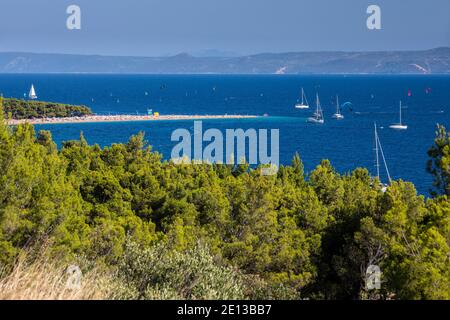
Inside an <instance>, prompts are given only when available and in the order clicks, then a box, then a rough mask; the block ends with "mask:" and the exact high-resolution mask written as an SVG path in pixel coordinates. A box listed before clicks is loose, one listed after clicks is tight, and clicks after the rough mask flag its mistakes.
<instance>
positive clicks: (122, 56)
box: [0, 46, 450, 58]
mask: <svg viewBox="0 0 450 320" xmlns="http://www.w3.org/2000/svg"><path fill="white" fill-rule="evenodd" d="M442 49H450V46H439V47H433V48H429V49H416V50H348V51H346V50H304V51H280V52H273V51H262V52H259V53H251V54H239V53H236V54H235V55H224V56H220V55H212V56H207V55H198V53H197V54H196V53H191V52H188V51H181V52H179V53H175V54H166V55H159V56H158V55H154V56H152V55H115V54H103V53H100V54H97V53H85V54H84V53H62V52H37V51H0V54H36V55H38V54H41V55H66V56H97V57H121V58H167V57H176V56H182V55H186V56H190V57H193V58H239V57H248V56H257V55H265V54H271V55H277V54H293V53H381V52H383V53H385V52H390V53H396V52H426V51H433V50H442Z"/></svg>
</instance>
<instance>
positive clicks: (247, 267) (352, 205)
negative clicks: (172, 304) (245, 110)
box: [0, 110, 450, 299]
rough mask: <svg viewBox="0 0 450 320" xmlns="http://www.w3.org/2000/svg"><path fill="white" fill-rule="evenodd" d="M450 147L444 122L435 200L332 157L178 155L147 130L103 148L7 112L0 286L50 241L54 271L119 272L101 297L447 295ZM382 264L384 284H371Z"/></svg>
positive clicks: (0, 176) (2, 135)
mask: <svg viewBox="0 0 450 320" xmlns="http://www.w3.org/2000/svg"><path fill="white" fill-rule="evenodd" d="M0 111H1V110H0ZM1 115H3V112H0V117H1ZM430 144H431V141H430ZM449 150H450V139H449V136H448V134H447V133H446V132H445V130H444V129H443V128H440V129H439V131H438V135H437V138H436V141H435V145H434V147H433V148H432V149H430V163H429V170H430V172H431V173H432V174H433V175H434V176H435V177H436V183H435V186H433V188H434V195H435V197H434V198H432V199H425V198H424V197H423V196H421V195H418V194H417V193H416V190H415V188H414V185H412V184H411V183H409V182H404V181H395V182H393V183H392V184H391V185H390V187H389V188H388V189H387V191H386V192H385V193H383V192H382V190H381V187H380V186H379V181H378V180H374V179H372V178H371V176H370V174H369V172H368V170H367V169H364V168H360V169H356V170H355V171H353V172H351V173H349V174H345V175H341V174H338V173H337V172H336V171H335V170H334V169H333V167H332V165H331V164H330V162H328V161H327V160H324V161H322V162H321V163H320V164H318V166H317V167H316V169H315V170H313V171H312V172H309V173H305V172H304V170H303V165H302V162H301V159H300V157H299V156H298V155H296V156H295V157H294V158H293V161H292V165H290V166H285V167H281V168H280V170H279V173H278V175H276V176H263V175H261V172H260V169H256V170H251V169H249V167H248V166H245V165H240V166H236V167H233V166H227V165H209V164H208V165H207V164H204V165H188V164H183V165H175V164H173V163H171V162H167V161H162V159H161V155H159V154H158V153H157V152H153V151H152V150H151V148H150V147H149V146H148V145H147V144H146V142H145V139H144V136H143V135H142V134H139V135H136V136H133V137H131V138H130V140H129V141H128V143H126V144H114V145H112V146H110V147H105V148H103V149H102V148H100V147H99V146H97V145H89V144H88V142H87V141H86V140H85V139H84V138H83V136H82V135H81V136H80V139H79V140H77V141H69V142H66V143H64V144H63V146H62V148H61V149H60V150H58V149H57V147H56V145H55V143H54V142H53V141H52V137H51V134H50V132H47V131H41V132H39V133H37V134H36V133H35V131H34V128H33V126H31V125H29V124H23V125H19V126H15V127H8V126H6V125H5V123H4V120H3V119H0V263H1V269H2V270H4V272H3V276H2V277H3V280H1V281H0V292H2V288H3V289H4V291H3V292H6V289H5V288H6V287H7V286H6V285H4V284H5V283H6V282H7V281H9V280H8V279H10V278H8V277H7V276H8V275H9V274H10V271H11V270H13V268H15V265H16V266H17V263H18V261H22V262H21V267H23V264H24V263H25V264H28V265H32V264H33V263H35V262H36V261H37V260H39V259H42V256H43V254H42V252H44V253H45V256H46V257H48V259H49V260H48V261H53V262H48V261H47V260H46V262H45V263H44V264H43V265H44V266H45V268H46V269H45V268H44V270H48V272H51V271H52V270H59V269H58V267H61V268H64V266H67V265H70V264H77V265H79V266H80V267H81V269H82V271H83V273H84V274H85V275H86V276H88V275H89V274H91V272H93V270H98V269H100V270H102V271H101V272H100V273H99V275H97V276H95V277H93V278H94V279H95V280H96V282H95V283H96V285H99V286H100V283H103V282H101V281H100V280H101V279H102V278H104V277H107V276H108V279H109V280H108V283H110V285H111V286H113V287H114V288H115V289H114V290H112V291H110V292H109V293H107V294H105V295H104V296H102V297H104V298H118V299H153V298H180V299H184V298H186V299H203V298H219V299H239V298H267V299H299V298H310V299H388V298H390V299H449V298H450V267H449V266H450V201H449V200H448V196H450V169H449V168H450V167H449V163H450V152H449ZM425 165H426V164H424V166H425ZM430 187H432V186H430ZM43 248H44V249H43ZM24 252H26V254H27V258H26V259H25V260H26V261H25V262H23V259H20V257H21V256H22V253H24ZM37 253H39V254H37ZM371 264H374V265H378V266H380V268H381V271H382V286H381V289H380V290H376V291H370V292H369V291H366V289H365V285H364V279H365V270H366V268H367V267H368V266H369V265H371ZM25 269H26V268H25ZM26 270H28V269H26ZM33 270H35V269H33ZM44 273H45V272H41V273H40V274H41V275H42V274H44ZM2 281H3V282H2ZM5 281H6V282H5ZM21 281H22V282H23V280H21ZM105 281H106V280H105ZM2 283H3V284H2ZM111 283H112V284H111ZM2 286H3V287H2ZM38 287H40V290H44V289H43V287H44V285H43V284H42V283H41V284H40V285H39V286H38ZM17 288H19V286H18V287H17ZM27 288H29V286H27ZM52 288H54V287H52ZM17 290H18V289H17ZM53 291H54V290H53ZM5 295H6V293H5ZM93 296H95V295H93ZM89 297H90V296H89ZM95 297H97V296H95ZM97 298H98V297H97Z"/></svg>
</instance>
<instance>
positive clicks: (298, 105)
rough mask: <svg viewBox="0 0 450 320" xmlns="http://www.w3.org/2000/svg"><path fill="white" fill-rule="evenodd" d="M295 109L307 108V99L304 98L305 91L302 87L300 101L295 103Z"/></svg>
mask: <svg viewBox="0 0 450 320" xmlns="http://www.w3.org/2000/svg"><path fill="white" fill-rule="evenodd" d="M295 108H296V109H309V103H308V99H307V98H306V95H305V91H304V90H303V88H302V102H301V103H297V104H296V105H295Z"/></svg>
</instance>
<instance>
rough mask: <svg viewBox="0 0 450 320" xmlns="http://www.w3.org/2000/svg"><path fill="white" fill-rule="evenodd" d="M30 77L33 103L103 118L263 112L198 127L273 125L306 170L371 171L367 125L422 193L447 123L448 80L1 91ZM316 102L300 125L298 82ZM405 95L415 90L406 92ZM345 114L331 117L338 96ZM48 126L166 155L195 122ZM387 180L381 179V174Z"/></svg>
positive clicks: (286, 153) (103, 79) (124, 82)
mask: <svg viewBox="0 0 450 320" xmlns="http://www.w3.org/2000/svg"><path fill="white" fill-rule="evenodd" d="M31 83H34V85H35V87H36V90H37V94H38V96H39V99H41V100H47V101H58V102H64V103H73V104H86V105H88V106H90V107H91V108H92V109H93V110H94V112H97V113H102V114H109V113H111V114H116V113H127V114H129V113H136V112H137V113H145V112H146V110H147V108H152V109H153V110H154V111H159V112H160V113H161V114H226V113H227V114H252V115H263V114H268V115H269V117H261V118H257V119H239V120H204V121H203V127H204V130H206V129H208V128H218V129H220V130H222V131H224V130H225V129H236V128H242V129H248V128H255V129H279V130H280V161H281V163H285V164H287V163H290V160H291V159H292V157H293V155H294V153H295V152H299V153H300V154H301V156H302V159H303V161H304V163H305V167H306V169H307V170H312V169H313V168H314V167H315V166H316V165H317V164H318V163H319V162H320V160H321V159H324V158H326V159H330V160H331V162H332V163H333V165H334V166H335V167H336V169H337V170H338V171H340V172H347V171H350V170H352V169H354V168H356V167H360V166H364V167H367V168H368V169H369V170H371V172H372V173H375V167H374V151H373V148H374V142H373V140H374V138H373V123H374V122H377V123H378V125H379V126H380V127H381V128H380V130H379V136H380V139H381V142H382V144H383V148H384V151H385V154H386V157H387V161H388V165H389V169H390V172H391V175H392V176H393V178H395V179H399V178H401V179H403V180H408V181H412V182H414V183H415V184H416V186H417V188H418V189H419V191H420V192H421V193H424V194H426V193H427V190H428V188H429V186H430V185H431V177H430V176H429V175H428V174H427V173H426V171H425V166H426V161H427V155H426V152H427V150H428V148H429V147H430V146H431V144H432V143H433V137H434V131H435V125H436V123H441V124H444V125H446V126H447V128H449V129H450V77H449V76H217V75H204V76H200V75H195V76H175V75H173V76H162V75H158V76H157V75H153V76H147V75H0V92H1V93H3V95H4V96H5V97H18V98H20V97H23V94H24V93H25V92H27V91H28V89H29V87H30V85H31ZM301 87H304V88H305V91H306V94H307V96H308V98H309V100H310V102H311V103H312V102H313V100H314V99H313V98H314V94H315V92H316V91H317V92H319V94H320V97H321V101H322V105H323V108H324V113H325V120H326V121H325V124H324V125H319V126H318V125H311V124H308V123H306V122H305V119H306V118H307V117H308V116H310V114H311V112H312V111H311V110H309V111H308V110H296V109H294V107H293V106H294V104H295V103H296V101H297V99H298V96H299V91H300V88H301ZM409 91H410V93H411V95H410V96H408V92H409ZM336 94H338V95H339V97H340V102H341V103H342V104H343V103H345V102H351V106H350V105H349V104H348V105H347V107H345V108H344V110H343V113H344V115H345V119H344V120H342V121H339V122H338V121H336V120H333V119H331V115H332V114H333V113H334V110H335V108H336V106H335V95H336ZM400 99H402V100H403V102H404V105H405V108H404V110H403V113H404V122H405V123H406V124H407V125H408V126H409V128H408V130H406V131H394V130H390V129H388V126H389V124H391V123H395V122H397V121H398V103H399V100H400ZM37 127H38V129H49V130H51V131H52V133H53V136H54V139H55V141H56V142H57V143H58V144H60V143H61V142H62V141H65V140H70V139H76V138H78V137H79V134H80V131H83V133H84V135H85V137H86V138H87V140H88V141H89V142H90V143H98V144H100V145H102V146H104V145H110V144H112V143H116V142H125V141H127V139H128V138H129V136H130V135H132V134H135V133H137V132H139V131H144V132H145V133H146V139H147V140H148V142H149V143H150V144H151V145H152V146H153V148H154V149H155V150H157V151H159V152H161V153H162V154H163V155H164V156H165V157H166V158H167V157H169V156H170V152H171V149H172V148H173V146H174V145H175V143H174V142H171V141H170V136H171V133H172V131H173V130H175V129H177V128H185V129H188V130H190V131H192V130H193V121H185V120H180V121H157V122H121V123H83V124H64V125H44V126H37ZM383 178H384V179H385V177H383Z"/></svg>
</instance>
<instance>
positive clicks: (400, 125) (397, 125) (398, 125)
mask: <svg viewBox="0 0 450 320" xmlns="http://www.w3.org/2000/svg"><path fill="white" fill-rule="evenodd" d="M389 128H391V129H395V130H406V129H408V126H407V125H404V124H403V123H402V102H401V101H400V122H399V123H395V124H391V125H390V126H389Z"/></svg>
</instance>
